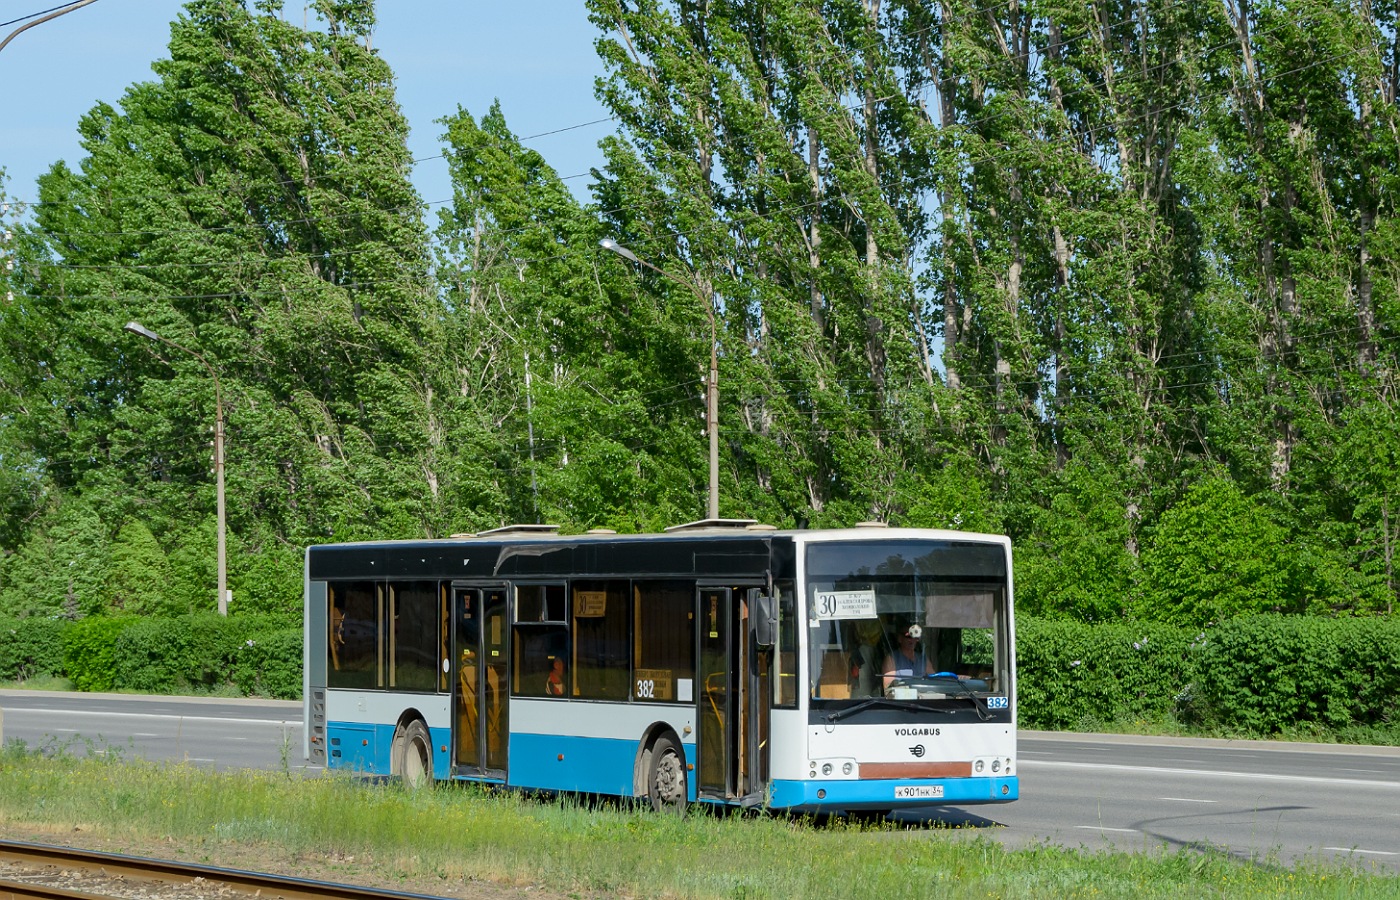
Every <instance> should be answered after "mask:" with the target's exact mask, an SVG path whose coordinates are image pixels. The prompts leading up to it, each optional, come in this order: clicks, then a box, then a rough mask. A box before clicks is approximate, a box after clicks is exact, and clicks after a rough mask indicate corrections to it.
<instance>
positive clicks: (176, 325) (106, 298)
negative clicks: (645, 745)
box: [0, 0, 1400, 677]
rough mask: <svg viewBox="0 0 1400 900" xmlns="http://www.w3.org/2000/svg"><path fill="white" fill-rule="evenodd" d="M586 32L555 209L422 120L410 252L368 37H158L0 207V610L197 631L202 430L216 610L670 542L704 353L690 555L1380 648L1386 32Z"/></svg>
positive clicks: (1235, 21) (234, 28)
mask: <svg viewBox="0 0 1400 900" xmlns="http://www.w3.org/2000/svg"><path fill="white" fill-rule="evenodd" d="M587 5H588V10H589V15H590V19H591V21H592V22H593V23H594V24H595V26H596V27H597V28H598V39H597V41H596V42H595V47H596V49H597V51H598V53H599V56H600V58H601V61H602V64H603V67H604V72H605V74H604V77H603V78H602V79H600V82H599V85H598V92H599V96H600V98H601V99H602V101H603V102H604V103H605V104H606V105H607V106H608V108H609V110H610V111H611V112H612V113H613V114H614V116H615V118H616V122H617V131H616V133H614V134H610V135H608V136H607V137H605V138H604V139H603V141H602V148H603V152H604V156H605V160H606V162H605V165H604V166H602V167H601V168H600V169H599V170H598V171H596V172H595V173H593V175H594V179H593V185H592V187H591V190H592V198H591V202H589V201H584V200H581V199H579V198H578V197H577V196H575V192H572V191H571V190H570V189H569V186H568V185H567V184H566V182H565V181H564V180H563V179H561V178H560V177H559V175H558V174H557V173H556V172H554V171H553V170H552V169H551V168H550V166H549V165H548V164H547V162H546V160H545V159H544V157H542V156H541V155H540V154H539V153H538V152H537V151H535V150H533V149H531V148H529V147H526V146H524V144H523V143H522V142H521V141H520V140H519V138H517V136H516V135H514V134H513V133H512V132H511V131H510V129H509V128H508V126H507V124H506V114H505V112H504V111H503V110H502V109H500V107H499V106H494V107H492V108H491V109H489V110H487V111H486V112H485V113H484V114H481V115H479V117H473V116H472V115H471V114H470V113H469V112H468V111H466V110H458V111H457V112H456V113H454V114H452V115H450V116H449V117H448V118H446V119H444V120H443V122H442V125H443V126H444V131H445V134H444V135H443V145H444V147H443V149H444V154H443V155H444V156H445V157H446V159H447V161H448V165H449V167H450V170H451V176H452V180H453V198H452V202H451V204H450V206H449V207H448V208H446V209H444V210H442V212H441V215H440V216H439V221H438V223H437V226H438V227H437V230H436V232H435V234H434V235H432V236H431V237H430V235H429V233H428V230H427V227H426V225H425V223H424V221H423V218H422V206H421V202H420V198H418V197H417V196H416V194H415V192H414V191H413V189H412V187H411V185H410V184H409V182H408V180H407V174H406V173H407V172H408V171H409V169H410V167H411V160H410V155H409V153H408V149H407V146H406V136H407V134H408V126H407V123H406V122H405V121H404V119H403V116H402V114H401V112H400V110H399V109H398V106H397V103H396V100H395V97H394V90H393V84H394V79H393V73H392V71H391V70H390V69H389V67H388V66H387V64H386V63H385V61H384V60H383V59H382V58H380V57H379V56H377V55H376V54H375V53H374V52H373V51H372V49H370V45H371V42H370V36H371V34H372V31H373V23H374V19H375V17H374V4H373V3H372V2H370V0H336V2H322V3H317V4H313V7H312V8H313V9H314V10H315V11H316V14H317V15H318V16H319V17H320V21H319V22H318V23H317V24H316V25H315V26H312V27H297V26H296V25H294V24H292V22H291V21H289V17H287V16H285V15H283V14H282V4H281V3H279V2H275V0H268V2H259V3H255V4H247V3H241V2H238V0H192V2H190V3H189V4H188V5H187V6H186V8H185V11H184V13H183V14H182V16H181V17H180V18H179V19H178V21H176V22H175V23H173V25H172V28H171V37H170V43H169V47H168V58H165V59H161V60H159V61H157V62H156V63H155V64H154V67H153V69H154V76H153V78H152V80H150V81H147V82H141V83H138V84H133V85H131V86H130V88H129V89H128V90H127V91H126V93H125V94H124V95H123V96H122V98H121V100H120V102H119V103H117V104H107V103H100V104H97V105H96V106H94V107H93V109H92V110H91V111H90V112H89V113H88V114H87V115H86V116H84V117H83V118H82V120H81V121H80V122H79V123H77V127H78V131H79V134H80V136H81V140H82V146H83V153H84V155H83V158H82V159H81V160H79V161H78V162H77V163H75V165H74V166H71V167H70V166H69V165H67V164H65V163H62V162H59V163H56V164H55V165H54V166H53V167H52V168H51V170H50V171H49V172H48V173H47V174H46V175H45V176H44V177H43V178H41V179H40V183H39V185H38V199H39V201H41V202H39V203H38V204H25V205H23V206H21V205H19V204H11V203H9V202H3V203H0V225H3V232H0V233H3V234H5V235H6V237H5V239H4V241H3V245H0V255H3V257H4V262H5V265H4V266H3V267H2V268H0V292H3V294H4V296H5V298H6V301H5V302H4V303H0V346H3V347H4V351H5V352H4V353H0V615H7V616H29V615H38V616H49V615H54V614H61V615H64V616H67V617H69V618H75V619H76V618H80V617H83V616H96V615H102V614H106V613H108V612H110V611H113V610H118V611H120V610H131V611H140V612H142V613H157V614H161V615H165V614H177V613H185V612H188V611H203V612H209V611H211V610H212V608H213V605H214V598H213V596H212V594H213V590H212V585H213V584H214V581H215V576H214V571H213V570H214V562H213V559H214V545H215V526H214V514H213V509H214V481H213V478H212V466H211V462H212V459H211V452H212V447H211V438H212V434H211V430H212V427H213V424H214V420H215V418H216V416H217V415H218V414H220V413H221V414H222V416H223V419H224V421H225V423H226V426H227V427H226V439H227V440H226V445H227V446H226V449H227V453H226V473H225V474H226V476H227V489H228V499H229V504H228V508H229V517H228V523H227V524H228V536H229V548H230V558H229V565H228V568H229V574H230V584H231V586H232V588H233V589H234V596H235V609H237V610H240V611H251V612H258V613H263V612H267V613H274V612H285V613H291V612H294V611H295V610H296V608H297V602H298V596H299V584H300V578H299V571H300V558H301V556H300V554H301V551H302V548H303V547H305V546H306V545H307V544H310V543H316V542H323V541H327V540H342V539H344V540H351V539H359V538H365V539H378V538H387V537H415V538H416V537H424V536H437V535H444V534H450V533H453V532H456V531H476V530H480V529H481V528H484V527H487V526H490V525H497V524H503V523H505V522H508V521H544V520H552V521H555V522H557V523H559V524H560V525H562V526H564V527H565V528H568V529H583V528H587V527H592V526H611V527H614V528H618V529H621V530H655V529H658V528H660V527H662V526H665V525H669V524H674V523H676V522H677V521H682V520H688V519H692V518H696V517H698V515H699V514H700V513H701V511H702V510H703V509H704V504H703V498H704V496H705V493H706V481H707V477H706V473H707V469H708V466H707V456H708V453H707V441H706V429H705V427H704V424H705V394H706V390H705V384H706V379H707V378H708V371H709V366H708V361H709V358H710V355H711V352H712V351H713V353H714V356H715V358H716V361H717V366H718V370H719V392H718V393H719V411H718V432H719V436H720V442H719V443H720V447H719V451H720V452H719V455H720V495H721V497H720V507H721V514H722V515H725V516H736V517H740V516H742V517H753V518H758V519H761V520H765V521H769V522H772V523H774V524H778V525H799V524H805V525H812V526H843V525H849V524H852V523H853V522H856V521H860V520H865V519H871V518H878V519H883V520H886V521H889V522H892V523H898V524H908V525H932V526H938V527H944V526H948V525H954V526H957V527H961V528H966V529H975V530H989V531H998V532H1006V533H1009V534H1010V535H1011V536H1012V538H1013V541H1014V544H1015V546H1016V548H1017V572H1016V574H1017V579H1018V583H1019V585H1020V587H1021V596H1022V599H1023V603H1024V605H1023V608H1024V609H1025V610H1026V611H1029V612H1032V613H1034V614H1035V615H1038V616H1044V617H1047V618H1065V619H1068V620H1081V621H1105V620H1108V621H1113V620H1116V619H1117V617H1119V616H1122V615H1131V616H1134V617H1136V618H1137V619H1140V620H1142V621H1162V622H1169V623H1174V624H1179V625H1182V626H1188V625H1189V626H1193V627H1197V628H1199V627H1203V626H1205V625H1206V624H1207V623H1210V622H1221V621H1225V620H1228V619H1229V618H1230V617H1233V616H1237V615H1248V614H1256V613H1263V612H1271V611H1277V612H1284V613H1290V614H1340V613H1371V612H1381V611H1385V612H1390V611H1392V610H1393V608H1394V601H1395V597H1396V593H1397V590H1400V577H1397V575H1396V564H1395V557H1396V548H1397V547H1398V546H1400V513H1397V509H1398V508H1400V481H1397V472H1400V465H1397V462H1396V461H1397V459H1400V430H1397V425H1396V423H1397V422H1400V415H1397V409H1396V407H1395V400H1394V398H1395V397H1396V396H1397V395H1400V391H1397V384H1396V381H1395V375H1394V373H1395V372H1396V371H1398V370H1400V360H1397V357H1396V344H1395V341H1394V340H1393V336H1394V334H1395V333H1396V330H1397V328H1400V290H1397V286H1400V215H1397V213H1396V208H1395V202H1394V199H1393V198H1394V197H1396V196H1400V194H1397V191H1396V188H1397V187H1400V146H1397V144H1396V142H1395V141H1394V134H1395V129H1396V127H1397V124H1400V111H1397V106H1396V101H1395V98H1396V97H1397V96H1398V95H1400V90H1397V83H1396V82H1397V78H1400V76H1398V75H1397V72H1400V69H1397V67H1396V66H1395V65H1394V60H1393V59H1392V58H1391V57H1393V56H1394V52H1395V51H1394V46H1393V43H1394V42H1393V41H1391V40H1390V39H1389V37H1388V36H1389V35H1392V34H1393V32H1394V30H1395V28H1396V24H1397V21H1396V13H1395V10H1394V9H1392V8H1380V7H1365V8H1362V9H1359V10H1358V9H1353V8H1352V7H1350V6H1346V5H1345V4H1337V3H1335V2H1332V0H1283V2H1275V3H1265V4H1253V5H1238V4H1237V5H1230V4H1225V5H1223V6H1222V5H1218V4H1216V5H1210V4H1206V5H1201V4H1194V5H1193V4H1186V5H1182V4H1178V3H1169V2H1165V0H1148V2H1144V3H1142V4H1140V5H1139V6H1138V7H1135V10H1134V14H1133V15H1131V16H1109V17H1108V19H1107V20H1106V19H1104V18H1103V17H1102V16H1100V15H1098V14H1097V13H1096V12H1095V11H1094V10H1092V9H1089V8H1087V7H1084V6H1082V5H1079V6H1076V5H1073V4H1069V5H1065V4H1061V5H1057V6H1052V7H1046V8H1043V9H1042V8H1040V7H1034V6H1027V5H1025V4H1011V5H1004V6H997V7H994V8H987V7H985V5H978V4H977V3H975V2H973V0H949V2H946V3H942V4H916V3H909V2H892V3H885V4H880V3H864V4H861V3H855V2H852V0H839V2H818V0H792V2H786V3H782V4H762V3H749V4H742V3H729V4H723V3H721V4H712V5H708V6H706V7H705V8H704V10H703V14H700V13H699V12H697V9H696V8H695V7H694V6H693V5H691V4H685V3H678V2H675V0H645V2H641V3H627V4H623V3H618V2H615V0H589V2H588V4H587ZM1109 20H1112V21H1109ZM0 189H3V181H0ZM579 193H581V191H580V192H579ZM0 200H6V198H5V197H0ZM603 237H609V238H612V239H614V240H615V241H617V242H618V243H619V244H621V245H625V246H626V247H628V248H629V249H630V251H631V252H632V253H633V254H634V255H635V256H636V257H637V258H638V259H640V260H641V262H640V263H634V262H631V261H628V260H625V259H622V258H619V257H618V256H615V255H612V254H606V253H605V252H604V251H602V250H600V249H598V241H599V239H600V238H603ZM11 263H13V267H11V265H10V264H11ZM11 294H13V296H14V299H13V300H12V301H11V300H10V299H9V296H10V295H11ZM133 319H134V320H138V321H141V322H144V323H145V324H146V325H147V326H148V327H151V328H154V329H155V330H156V331H157V332H159V333H160V334H161V335H162V336H164V337H165V338H167V339H168V340H170V341H173V342H174V343H175V344H176V345H178V347H176V346H171V345H169V344H159V345H157V344H151V343H149V342H147V341H143V340H142V339H141V338H138V337H135V336H132V335H127V334H123V333H122V332H121V327H122V325H123V324H124V323H125V322H127V321H129V320H133ZM182 671H183V670H182ZM180 677H185V676H183V675H182V676H180Z"/></svg>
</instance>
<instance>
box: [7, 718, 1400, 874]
mask: <svg viewBox="0 0 1400 900" xmlns="http://www.w3.org/2000/svg"><path fill="white" fill-rule="evenodd" d="M121 756H122V754H120V753H112V752H109V753H108V754H107V755H106V756H105V757H101V758H91V757H85V758H77V757H74V756H72V755H69V754H68V753H66V752H52V751H50V752H48V753H38V752H32V751H29V750H26V749H25V748H24V747H22V746H21V745H18V744H14V745H12V746H10V747H7V748H5V750H4V751H3V753H0V821H3V823H4V824H5V825H7V826H10V827H12V828H13V827H21V826H30V827H34V826H43V827H44V828H46V829H56V830H57V829H61V830H72V829H73V828H80V829H82V830H83V831H84V832H88V833H96V834H102V835H108V836H117V838H118V839H121V838H123V837H124V838H125V839H128V840H131V841H136V840H137V839H140V840H143V841H148V842H155V841H160V842H166V841H170V842H175V843H177V844H181V845H183V846H185V847H187V848H188V847H191V846H193V847H194V848H196V850H197V851H198V852H199V853H200V854H201V855H202V856H203V857H204V858H207V859H209V860H211V861H213V862H217V861H218V860H219V858H220V848H225V849H228V848H231V847H232V846H233V845H239V846H241V847H244V848H246V847H249V846H251V847H254V848H259V847H261V848H266V852H267V855H268V858H269V859H271V858H273V857H278V858H282V859H287V860H293V861H294V860H297V859H301V860H315V861H317V862H318V863H320V864H321V865H323V866H324V865H328V866H330V867H331V870H330V871H331V872H332V875H331V876H330V877H335V875H336V873H338V874H339V877H341V878H343V879H344V880H347V881H349V880H354V878H355V876H356V873H357V872H360V871H363V870H369V871H374V872H377V873H378V874H380V875H385V876H390V877H393V878H396V879H402V881H403V883H404V885H405V887H406V888H411V889H415V890H431V889H432V886H433V885H437V886H438V887H439V888H440V889H446V888H447V887H448V886H450V885H453V884H461V883H463V882H466V881H471V880H483V879H484V880H488V881H492V882H496V883H500V884H512V885H532V886H537V887H540V888H545V889H548V890H553V891H559V892H565V893H567V892H589V893H601V894H623V895H628V896H648V897H652V896H673V897H784V898H787V897H804V898H806V897H812V898H822V897H831V898H841V900H849V898H852V897H857V898H866V897H878V898H881V900H895V898H903V897H910V898H914V897H918V898H924V897H934V896H937V897H1131V898H1134V900H1150V898H1158V897H1160V898H1173V900H1175V898H1179V897H1219V896H1228V897H1239V896H1270V897H1309V898H1311V897H1337V898H1344V897H1345V898H1354V897H1400V879H1397V878H1396V877H1394V876H1390V875H1384V874H1375V873H1368V872H1366V871H1364V870H1363V869H1361V868H1358V867H1347V866H1343V865H1337V864H1316V865H1314V864H1308V865H1299V866H1294V867H1291V868H1289V867H1285V866H1282V865H1279V864H1277V863H1276V862H1275V861H1273V860H1269V859H1260V860H1256V861H1254V862H1249V863H1246V862H1240V861H1237V860H1234V859H1231V858H1228V857H1226V856H1225V855H1223V854H1215V853H1196V852H1189V851H1182V852H1169V851H1167V850H1158V851H1148V852H1143V853H1135V854H1121V853H1111V852H1097V851H1096V852H1090V851H1087V850H1075V849H1065V848H1061V847H1052V846H1041V847H1035V848H1031V849H1026V850H1017V851H1010V850H1006V849H1003V848H1002V846H1001V845H1000V844H999V843H998V842H996V841H995V840H993V839H992V838H990V837H987V836H985V835H978V834H977V833H974V832H967V831H959V830H952V829H900V828H896V827H893V826H888V825H887V826H881V827H875V828H871V827H858V826H854V825H847V824H845V823H843V822H840V821H835V822H833V823H828V824H824V825H818V824H815V823H813V822H811V821H809V820H802V819H790V818H782V817H777V816H761V815H760V816H752V815H737V814H735V815H709V814H703V813H701V814H693V815H691V816H690V817H688V818H686V819H684V820H681V819H676V818H672V817H667V816H660V815H655V814H653V813H651V812H649V811H644V810H640V809H637V808H634V807H631V806H627V805H617V804H612V803H588V802H584V801H581V800H579V799H577V798H572V797H562V798H538V797H532V796H526V795H521V794H517V793H509V792H492V791H488V790H484V789H481V788H476V787H470V786H458V785H453V786H442V787H437V788H432V789H427V790H423V791H420V792H417V793H411V792H407V791H405V790H403V789H401V788H400V787H399V786H397V785H396V784H386V783H378V782H373V781H368V780H363V779H356V778H348V777H325V778H310V779H302V778H300V777H298V776H296V775H293V774H288V773H285V772H283V773H267V772H212V771H210V770H208V769H202V768H198V767H195V766H189V765H179V764H155V763H149V762H145V761H140V760H135V761H127V760H122V759H121Z"/></svg>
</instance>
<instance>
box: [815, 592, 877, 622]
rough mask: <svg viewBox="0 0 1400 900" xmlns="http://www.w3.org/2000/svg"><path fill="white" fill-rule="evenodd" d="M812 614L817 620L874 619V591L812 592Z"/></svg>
mask: <svg viewBox="0 0 1400 900" xmlns="http://www.w3.org/2000/svg"><path fill="white" fill-rule="evenodd" d="M812 607H813V612H815V613H816V617H817V618H818V619H873V618H875V590H874V588H866V589H865V590H863V591H822V590H818V591H815V592H814V596H813V598H812Z"/></svg>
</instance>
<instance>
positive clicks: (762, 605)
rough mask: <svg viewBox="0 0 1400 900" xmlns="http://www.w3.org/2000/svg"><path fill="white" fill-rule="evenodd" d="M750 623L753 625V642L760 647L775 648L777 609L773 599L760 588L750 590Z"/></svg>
mask: <svg viewBox="0 0 1400 900" xmlns="http://www.w3.org/2000/svg"><path fill="white" fill-rule="evenodd" d="M749 622H751V623H752V624H753V642H754V643H755V644H757V645H758V646H760V647H771V646H773V639H774V636H775V635H776V634H777V631H778V617H777V608H776V606H775V605H774V603H773V598H772V597H771V596H770V595H768V594H765V593H763V591H761V590H759V589H758V588H750V589H749Z"/></svg>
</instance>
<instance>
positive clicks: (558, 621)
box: [511, 584, 572, 697]
mask: <svg viewBox="0 0 1400 900" xmlns="http://www.w3.org/2000/svg"><path fill="white" fill-rule="evenodd" d="M565 596H566V594H565V591H564V585H562V584H518V585H516V586H515V626H514V635H515V642H514V645H513V647H512V648H511V650H512V654H513V657H512V670H513V671H512V677H511V693H513V694H515V695H516V696H520V697H549V696H560V695H556V694H552V691H551V686H550V673H551V672H553V671H554V670H555V669H556V660H562V661H563V662H564V671H563V672H562V673H560V676H561V677H562V678H563V679H564V680H565V683H566V684H567V679H568V678H570V677H571V667H570V666H569V665H568V652H569V625H568V622H567V621H566V620H565V618H564V615H565V611H564V606H565V603H564V598H565ZM571 695H572V694H571V692H570V691H569V690H568V689H567V687H566V688H565V689H564V692H563V696H571Z"/></svg>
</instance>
